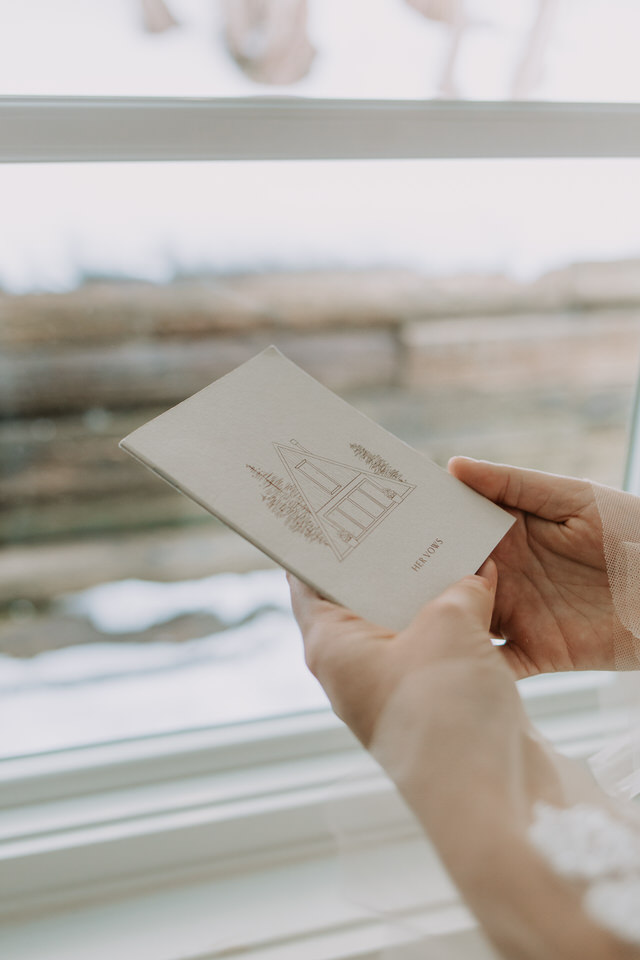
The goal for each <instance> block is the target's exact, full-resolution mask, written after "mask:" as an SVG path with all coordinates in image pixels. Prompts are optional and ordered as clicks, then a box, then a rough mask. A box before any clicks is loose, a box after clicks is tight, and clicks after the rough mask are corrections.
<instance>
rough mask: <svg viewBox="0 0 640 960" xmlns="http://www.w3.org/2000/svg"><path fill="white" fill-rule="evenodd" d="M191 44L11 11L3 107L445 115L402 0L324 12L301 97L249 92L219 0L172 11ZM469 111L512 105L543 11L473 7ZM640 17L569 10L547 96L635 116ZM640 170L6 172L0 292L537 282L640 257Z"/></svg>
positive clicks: (107, 19)
mask: <svg viewBox="0 0 640 960" xmlns="http://www.w3.org/2000/svg"><path fill="white" fill-rule="evenodd" d="M169 5H170V7H171V9H172V10H173V12H174V14H175V16H176V18H177V19H178V20H179V22H180V26H179V27H178V28H177V29H175V30H172V31H169V32H168V33H166V34H163V35H161V36H148V35H145V34H144V33H143V32H142V30H141V29H140V26H139V6H138V4H137V2H136V0H110V2H109V3H108V4H107V3H103V2H101V0H56V2H55V3H51V2H50V0H22V2H20V3H16V2H15V0H0V23H1V29H0V94H17V93H22V94H26V93H29V94H81V95H86V94H103V95H108V94H111V95H134V94H145V95H190V96H238V95H251V94H254V95H255V94H264V93H275V94H278V93H287V94H292V93H294V94H298V95H304V96H328V97H335V96H337V97H431V96H434V95H435V93H436V86H437V77H438V75H439V71H440V67H441V64H442V59H443V57H444V55H445V52H446V33H445V31H444V30H443V28H442V27H441V25H439V24H434V23H430V22H429V21H427V20H425V18H423V17H421V16H420V15H418V14H416V12H415V11H413V10H412V9H411V8H410V7H408V5H406V4H405V3H404V2H403V0H310V34H311V37H312V40H313V42H314V44H315V45H316V47H317V50H318V54H317V58H316V61H315V63H314V65H313V68H312V70H311V73H310V74H309V76H308V77H307V78H305V79H304V80H303V81H302V82H300V83H299V84H297V85H294V86H293V87H286V88H280V87H276V88H268V87H264V86H257V85H256V84H254V83H252V82H251V81H250V80H248V79H247V78H246V77H244V75H243V74H242V73H241V72H240V70H239V69H238V68H237V67H236V66H235V64H234V63H233V62H232V60H231V59H230V58H229V57H228V56H227V54H226V53H225V51H224V48H223V46H222V43H221V41H220V22H219V12H218V6H217V4H216V3H215V2H214V0H170V4H169ZM467 8H468V10H469V12H470V15H471V17H472V19H474V21H475V22H476V23H477V26H476V27H474V28H473V29H471V30H470V32H469V34H468V36H466V37H465V38H464V41H463V46H462V48H461V51H462V52H461V59H460V88H461V93H462V95H464V96H467V97H472V98H481V99H482V98H484V99H492V98H495V99H501V98H504V97H506V96H508V95H509V78H510V77H511V76H512V74H513V70H514V67H515V64H516V63H517V61H518V57H519V56H520V52H521V47H522V43H523V39H524V36H525V33H526V28H527V27H528V25H529V24H530V22H531V19H532V17H533V15H534V12H535V10H536V9H537V4H536V2H535V0H519V2H518V3H513V2H511V0H468V3H467ZM639 35H640V5H638V4H636V3H631V2H629V0H557V3H556V15H555V18H554V22H553V28H552V32H551V40H550V44H549V56H548V59H547V62H546V66H545V69H544V71H543V73H542V76H541V77H540V81H539V83H538V84H537V86H536V87H535V89H534V91H533V92H534V94H535V96H536V97H537V98H541V99H544V98H549V99H596V100H634V99H636V100H637V99H640V61H639V60H638V57H637V37H638V36H639ZM639 173H640V163H638V162H636V161H618V162H610V161H609V162H589V161H582V162H557V161H556V162H548V161H538V162H536V163H528V162H508V163H507V162H501V163H496V162H464V163H455V162H453V163H452V162H448V163H443V162H429V163H414V162H406V163H396V164H390V163H370V164H362V163H324V164H317V163H298V164H254V165H252V164H121V165H118V164H112V165H101V164H98V165H91V164H87V165H66V166H65V165H55V164H50V165H34V166H31V167H25V166H5V167H4V168H2V169H0V204H1V208H2V220H1V223H0V287H4V288H5V289H7V290H9V291H14V292H24V291H27V290H31V289H50V290H59V289H67V288H69V287H73V286H74V285H75V284H77V283H78V282H79V281H80V280H81V279H82V277H83V275H84V274H86V273H89V274H95V273H97V274H101V275H105V274H107V275H108V274H118V275H125V276H136V277H141V278H147V279H149V280H153V281H158V282H162V281H166V280H169V279H171V278H172V277H173V275H174V274H175V273H176V272H178V273H179V272H182V273H194V272H201V271H204V272H208V271H226V270H238V269H240V270H254V269H256V268H260V267H261V266H262V267H268V268H273V267H278V266H280V267H284V268H288V269H290V268H295V267H297V266H301V267H313V266H324V265H343V266H348V265H355V266H362V265H367V266H370V265H372V264H373V265H375V264H378V263H401V264H403V263H406V264H411V265H414V266H418V267H420V268H423V269H425V270H428V271H430V272H445V273H451V272H456V271H460V270H504V271H508V272H516V273H524V274H527V275H533V274H535V273H538V272H540V271H541V270H544V269H546V268H548V267H553V266H557V265H564V264H566V263H567V262H569V261H572V260H576V259H592V258H593V259H597V258H618V257H626V256H637V255H640V191H638V190H637V182H638V175H639Z"/></svg>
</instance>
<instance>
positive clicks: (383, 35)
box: [0, 0, 640, 101]
mask: <svg viewBox="0 0 640 960" xmlns="http://www.w3.org/2000/svg"><path fill="white" fill-rule="evenodd" d="M0 22H1V23H2V30H1V31H0V94H49V95H52V94H57V95H70V94H75V95H82V96H85V95H103V96H206V97H227V96H250V95H253V94H256V93H269V92H271V93H275V94H279V93H294V94H296V95H300V96H311V97H354V98H420V99H422V98H431V97H445V98H448V99H454V98H464V99H480V100H483V99H485V100H487V99H489V100H491V99H493V100H504V99H538V100H602V101H607V100H613V101H615V100H618V101H622V100H631V101H633V100H639V99H640V62H639V60H638V57H637V51H636V46H637V44H636V38H637V36H638V33H639V31H640V8H639V7H638V5H637V4H636V3H631V2H629V0H562V2H561V0H519V2H517V3H514V2H513V0H261V2H259V3H258V2H256V0H217V2H215V0H110V2H109V3H104V2H102V0H21V2H20V3H16V2H15V0H0Z"/></svg>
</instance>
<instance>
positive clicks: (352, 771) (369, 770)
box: [0, 97, 640, 957]
mask: <svg viewBox="0 0 640 960" xmlns="http://www.w3.org/2000/svg"><path fill="white" fill-rule="evenodd" d="M0 130H2V132H3V135H2V140H1V141H0V162H4V163H40V162H86V161H95V162H104V161H108V162H127V161H156V162H164V161H194V160H198V161H205V160H207V161H247V160H250V161H256V162H262V161H270V160H280V161H294V160H305V159H307V160H312V159H313V160H323V159H336V160H337V159H342V160H345V159H367V160H376V159H377V160H385V159H386V160H388V159H409V158H411V159H418V158H420V159H433V158H448V159H470V158H505V159H507V158H509V159H511V158H518V157H520V158H536V157H540V158H542V157H571V158H577V157H640V106H638V105H635V104H590V103H580V104H575V103H529V102H528V103H509V102H507V103H481V102H474V103H468V102H467V103H460V102H455V103H448V102H444V101H441V102H421V101H393V100H388V101H337V100H336V101H327V100H304V99H296V98H291V99H288V98H271V97H260V98H244V99H225V100H186V99H154V98H95V97H91V98H77V97H66V98H65V97H51V98H49V97H3V98H0ZM637 410H638V401H637V402H636V413H635V421H634V422H635V426H634V429H633V432H632V437H631V446H630V451H631V452H630V460H629V463H630V464H631V463H632V462H634V457H635V459H636V461H638V460H639V457H638V454H637V452H636V451H637V450H638V449H639V446H640V443H639V440H638V438H639V436H640V426H638V424H639V422H640V416H639V415H638V412H637ZM632 472H633V471H632V470H631V468H629V470H628V473H627V476H628V478H629V483H630V484H632V487H631V488H633V489H635V480H634V479H633V477H632V476H631V474H632ZM636 472H640V467H638V468H637V470H636ZM606 682H607V680H606V678H603V677H602V676H601V675H593V676H590V675H582V676H571V677H552V678H549V680H548V683H547V684H546V685H545V684H542V685H539V686H537V687H531V688H530V689H528V690H527V689H526V688H525V689H524V690H523V693H524V696H525V701H526V704H527V709H528V710H529V712H530V713H531V714H532V716H533V717H534V719H535V720H536V722H537V723H538V724H539V726H540V727H541V729H542V730H543V732H544V733H545V734H546V735H547V736H548V737H549V738H550V739H551V740H552V741H553V742H555V743H556V744H557V745H559V746H560V747H562V748H564V749H565V750H566V751H567V752H569V753H571V754H572V755H575V756H585V755H586V754H587V753H588V752H590V751H591V750H592V749H593V748H594V747H595V746H597V745H598V743H599V742H600V740H601V737H602V726H601V721H602V715H601V714H600V713H599V711H598V706H599V703H600V700H599V692H600V691H601V690H602V688H603V686H606ZM607 722H608V724H609V729H610V730H615V729H616V728H617V727H618V726H621V725H622V723H623V719H622V718H618V717H616V716H615V715H614V714H612V715H611V716H610V718H609V720H608V721H607ZM0 781H1V790H0V806H2V807H3V808H4V816H3V817H1V818H0V823H2V834H1V836H0V872H2V873H3V874H5V876H6V883H7V891H8V894H9V895H8V896H6V897H5V898H4V902H3V905H2V907H1V908H0V917H4V918H5V919H7V918H8V917H9V916H14V917H15V916H18V915H19V916H20V917H21V918H22V921H21V923H22V927H21V926H20V925H19V926H18V927H16V928H15V929H14V932H15V931H16V930H17V931H18V933H19V932H20V930H22V929H24V924H29V923H33V922H34V917H35V916H36V915H38V914H40V913H42V912H45V913H46V912H47V911H50V910H53V909H55V910H57V911H61V910H66V911H67V912H68V916H69V918H73V917H74V916H75V917H76V920H77V914H73V912H72V911H73V909H75V908H78V905H81V904H83V903H89V902H93V903H96V902H98V903H100V902H103V901H106V900H107V899H112V898H117V897H121V898H125V897H132V896H133V897H134V899H135V896H138V895H139V896H140V897H142V896H143V894H144V895H145V896H146V895H148V894H149V891H156V890H159V889H160V888H162V886H163V885H165V886H166V885H168V886H169V887H171V885H172V884H173V885H179V884H182V883H184V882H185V881H186V880H188V879H189V878H197V877H202V876H203V875H204V874H206V877H207V882H209V881H212V882H213V881H214V880H215V881H216V882H218V881H219V883H223V882H224V881H225V877H228V876H231V875H241V874H242V875H245V876H246V875H251V876H258V875H263V876H264V877H268V876H269V873H268V871H269V870H271V871H273V870H276V869H278V868H279V867H280V866H281V865H282V864H284V863H285V862H286V863H287V864H289V867H290V871H291V873H290V880H289V886H288V890H289V892H290V893H291V894H292V893H293V891H294V888H295V886H296V883H297V881H296V877H297V876H299V875H301V874H300V870H301V867H300V865H301V864H302V863H305V862H308V861H309V860H313V859H314V858H315V859H316V860H318V862H320V860H322V859H323V858H325V859H327V858H330V857H332V856H335V850H334V848H335V836H334V834H333V832H332V830H331V828H330V826H329V825H328V823H327V816H326V802H327V797H328V796H329V795H335V794H336V793H337V794H338V795H339V794H340V793H341V792H342V794H343V795H345V796H346V795H348V796H355V797H357V798H358V800H359V803H360V804H361V808H362V811H363V827H362V830H363V835H364V834H366V838H367V842H368V843H369V844H374V845H375V844H398V843H402V842H405V841H406V840H407V836H411V833H410V830H411V828H408V827H407V821H406V819H404V818H402V817H400V816H399V815H398V810H397V807H396V806H394V802H395V801H393V800H392V791H391V788H390V787H389V784H388V783H387V781H386V780H385V779H384V777H383V776H382V775H381V774H380V772H379V771H378V770H377V768H376V767H375V765H374V764H373V761H371V760H370V759H369V758H368V757H367V756H366V755H365V754H364V752H363V751H362V749H361V748H360V747H359V745H358V744H357V743H356V742H355V740H354V738H353V737H352V736H351V734H349V733H348V731H347V730H346V728H344V727H343V726H342V725H341V724H340V723H339V722H338V721H337V720H336V719H335V718H333V717H332V716H330V715H329V713H328V712H325V711H320V712H314V713H309V714H299V715H295V716H290V717H282V718H272V719H265V720H262V721H259V722H251V723H245V724H235V725H231V726H228V727H223V728H208V729H203V730H195V731H185V732H176V733H171V734H166V735H162V736H156V737H145V738H139V739H134V740H128V741H123V742H121V743H111V744H98V745H95V746H91V747H86V748H85V747H82V748H74V749H70V750H63V751H56V752H55V753H49V754H42V755H39V756H30V757H24V758H16V759H10V760H4V761H0ZM407 830H409V834H408V833H407ZM415 836H417V833H415ZM211 851H215V852H216V855H215V857H212V854H211ZM296 865H297V866H296ZM437 869H438V868H437V867H434V872H433V878H434V881H433V890H434V891H435V892H434V897H435V899H433V900H432V901H430V903H429V910H432V911H433V910H435V909H436V908H437V909H438V910H440V909H442V911H444V912H443V913H442V917H443V918H444V919H443V920H442V923H443V924H444V927H445V928H447V929H449V928H448V927H447V923H449V921H447V920H446V916H454V914H455V917H456V918H457V919H456V920H455V923H454V922H453V920H451V922H450V929H451V931H452V936H453V933H454V932H455V931H458V932H459V930H460V929H462V927H460V923H461V921H460V917H459V914H458V913H455V911H456V910H458V909H459V905H458V904H457V902H456V898H455V895H451V894H449V895H448V898H447V897H445V898H444V900H442V899H441V900H438V899H437V898H438V897H439V896H441V892H440V893H437V891H440V887H439V886H438V884H439V883H440V881H439V880H437V876H438V874H437ZM265 871H266V872H265ZM296 871H298V872H297V873H296ZM203 882H204V881H203ZM267 882H268V881H267V880H265V881H264V883H265V884H266V883H267ZM258 889H260V885H259V884H258ZM262 889H263V891H264V890H265V889H266V886H265V887H263V888H262ZM136 902H137V901H136ZM140 902H142V901H140ZM438 904H440V906H438ZM141 909H142V908H141ZM447 910H448V911H449V914H447V913H446V911H447ZM451 911H453V913H451ZM140 915H141V916H142V914H140ZM445 915H446V916H445ZM334 921H335V918H333V919H332V917H331V912H330V911H329V914H327V917H326V918H325V920H324V921H322V922H321V921H320V920H319V919H318V917H316V918H315V919H314V920H313V921H312V920H311V919H310V920H309V923H308V924H307V926H306V927H305V928H304V930H303V931H302V932H300V931H298V933H297V934H295V936H296V937H298V940H295V937H294V934H293V933H292V927H291V922H290V919H286V918H285V913H284V912H283V919H282V925H281V928H280V932H279V933H278V935H277V936H279V937H280V939H281V942H282V943H283V944H284V943H285V942H286V943H290V942H292V941H291V938H292V937H294V941H295V942H296V943H298V944H299V946H298V949H299V950H300V951H301V952H299V953H296V954H294V955H295V956H299V957H303V956H306V955H307V954H306V953H305V952H304V950H302V947H301V946H300V944H302V942H303V940H304V942H305V943H307V941H308V940H309V938H311V939H313V937H314V936H316V935H317V937H321V935H322V936H325V935H328V934H327V931H329V932H330V931H331V930H332V929H333V927H332V924H334ZM72 922H75V921H73V920H72V919H70V920H69V923H70V924H71V923H72ZM313 923H317V924H319V927H318V930H319V931H320V932H318V930H317V931H316V933H313ZM323 924H324V925H323ZM63 926H64V925H63ZM365 926H366V925H365ZM463 927H464V924H463ZM467 927H468V923H467ZM467 927H464V929H467ZM42 929H43V930H45V931H46V930H47V929H49V930H50V929H51V928H47V927H46V923H45V926H44V927H42ZM362 929H363V930H364V929H365V927H363V928H362ZM367 929H368V928H367ZM456 935H457V933H456ZM42 936H43V937H44V936H45V933H43V934H42ZM211 938H212V940H211V942H212V945H211V946H210V947H209V950H210V952H209V953H207V956H211V957H215V956H217V955H218V948H217V947H216V946H215V942H214V941H215V936H214V934H213V932H212V933H211ZM338 939H339V938H338ZM356 939H357V938H356ZM365 939H366V938H365ZM265 942H266V941H265ZM270 942H274V941H273V940H272V941H270ZM275 942H278V941H277V937H276V941H275ZM318 942H320V941H319V940H318ZM359 942H360V943H361V945H362V943H364V942H365V941H364V940H363V941H359ZM185 949H186V948H185ZM358 949H360V947H359V948H358ZM305 950H306V948H305ZM265 951H266V948H265ZM221 952H222V953H223V952H224V949H223V948H221ZM264 955H265V957H266V956H267V952H265V954H264ZM282 955H283V956H284V954H282ZM327 955H329V954H327ZM331 955H332V956H333V955H334V954H331ZM347 955H351V954H348V953H347V950H346V947H344V945H343V946H342V947H336V952H335V956H347ZM358 955H359V956H363V955H364V954H362V953H359V954H358ZM373 955H374V954H372V956H373ZM185 956H186V953H185ZM252 956H253V954H252ZM256 956H258V954H257V953H256ZM309 956H311V953H309ZM354 956H355V954H354Z"/></svg>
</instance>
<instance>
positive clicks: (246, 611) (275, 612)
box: [0, 571, 326, 757]
mask: <svg viewBox="0 0 640 960" xmlns="http://www.w3.org/2000/svg"><path fill="white" fill-rule="evenodd" d="M287 597H288V588H287V584H286V580H285V578H284V573H283V572H282V571H258V572H255V573H249V574H241V575H237V576H236V575H229V574H222V575H220V576H217V577H207V578H204V579H202V580H197V581H184V582H182V583H173V584H164V583H144V584H143V583H138V582H137V581H131V580H128V581H121V582H116V583H109V584H103V585H102V586H100V587H95V588H92V589H90V590H86V591H81V592H79V593H77V594H74V595H71V596H69V597H67V598H65V599H64V600H63V605H64V607H65V609H66V610H67V611H68V612H70V613H74V614H76V615H80V614H82V615H84V616H86V617H87V618H88V619H89V620H90V621H91V622H92V623H93V624H94V625H96V626H100V627H101V628H103V629H106V630H107V631H109V632H111V633H113V634H117V633H118V632H124V631H127V632H129V631H132V630H141V629H145V628H147V627H149V626H151V625H152V624H154V623H162V622H165V621H167V620H170V619H171V618H172V617H175V616H179V615H180V614H181V613H183V612H185V611H186V610H189V611H195V610H198V611H206V612H210V613H213V614H215V615H216V616H217V617H218V618H219V619H220V620H222V621H228V622H232V621H233V625H231V626H229V628H228V629H226V630H221V631H219V632H216V633H213V634H211V635H210V636H205V637H201V638H198V639H195V640H190V641H188V642H186V643H181V644H177V643H162V642H151V643H135V642H133V643H131V642H127V643H117V642H112V643H109V642H102V643H92V644H86V645H83V646H76V647H67V648H64V649H61V650H52V651H49V652H47V653H42V654H40V655H39V656H37V657H33V658H30V659H24V660H17V659H13V658H10V657H3V656H0V757H10V756H20V755H24V754H29V753H33V752H40V751H48V750H57V749H62V748H65V747H71V746H79V745H82V744H87V743H95V742H104V741H111V740H119V739H123V738H129V737H139V736H147V735H150V734H156V733H163V732H167V731H176V730H187V729H192V728H196V727H204V726H212V725H217V724H224V723H233V722H240V721H246V720H251V719H257V718H259V717H268V716H279V715H284V714H290V713H298V712H300V711H302V710H314V709H321V708H324V707H326V698H325V695H324V693H323V692H322V690H321V689H320V687H319V685H318V684H317V683H316V681H315V680H314V678H313V677H312V676H311V674H310V673H309V672H308V670H307V669H306V667H305V665H304V658H303V653H302V641H301V639H300V635H299V631H298V628H297V626H296V624H295V621H294V620H293V617H292V615H291V612H290V608H289V603H288V600H287ZM252 614H253V617H252ZM248 618H249V619H248ZM238 620H240V621H242V622H241V623H240V624H238V623H237V621H238Z"/></svg>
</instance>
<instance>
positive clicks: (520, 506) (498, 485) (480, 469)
mask: <svg viewBox="0 0 640 960" xmlns="http://www.w3.org/2000/svg"><path fill="white" fill-rule="evenodd" d="M448 470H449V473H452V474H453V476H454V477H456V478H457V479H458V480H462V482H463V483H466V485H467V486H468V487H472V488H473V489H474V490H477V492H478V493H481V494H482V496H483V497H487V498H488V499H489V500H493V501H494V503H497V504H500V506H503V507H514V508H515V509H517V510H523V511H524V512H525V513H533V514H535V515H537V516H539V517H542V518H543V519H544V520H553V521H554V522H556V523H558V522H561V521H563V520H566V519H567V518H568V517H569V516H571V514H572V513H573V512H574V510H575V507H576V503H577V502H578V503H579V502H581V501H582V500H584V498H585V496H586V497H587V499H589V494H590V493H591V491H590V488H589V484H588V482H587V481H585V480H577V479H575V478H574V477H563V476H560V475H559V474H555V473H543V472H542V471H541V470H527V469H525V468H523V467H511V466H509V465H508V464H506V463H490V462H489V461H488V460H472V459H470V458H469V457H452V458H451V460H449V463H448Z"/></svg>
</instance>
